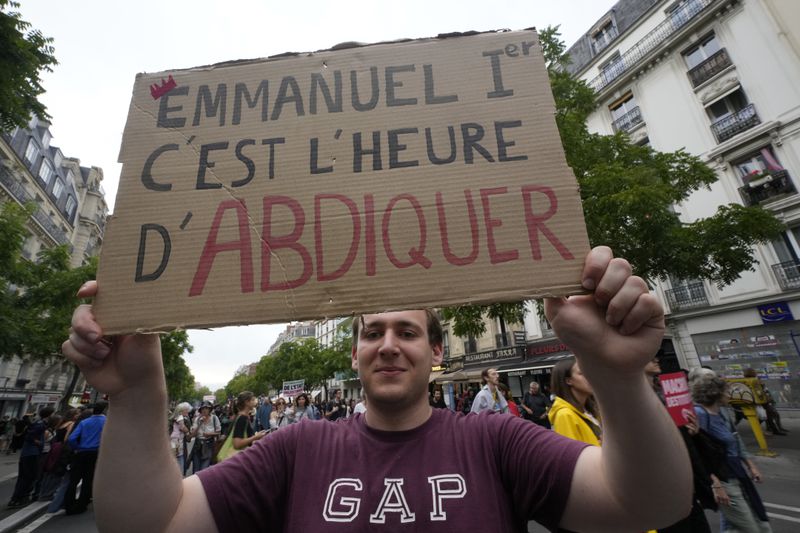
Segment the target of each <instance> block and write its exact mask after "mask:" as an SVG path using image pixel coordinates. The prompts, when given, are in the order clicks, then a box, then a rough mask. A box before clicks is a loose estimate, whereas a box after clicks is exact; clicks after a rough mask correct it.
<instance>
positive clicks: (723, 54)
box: [686, 48, 733, 87]
mask: <svg viewBox="0 0 800 533" xmlns="http://www.w3.org/2000/svg"><path fill="white" fill-rule="evenodd" d="M732 64H733V62H732V61H731V58H730V56H729V55H728V52H727V50H725V49H724V48H721V49H719V50H718V51H717V52H716V53H715V54H713V55H711V56H710V57H708V58H707V59H706V60H705V61H703V62H702V63H699V64H698V65H696V66H695V67H694V68H693V69H691V70H690V71H689V72H687V73H686V75H687V76H689V81H691V82H692V87H697V86H699V85H702V84H703V83H705V82H707V81H708V80H710V79H711V78H713V77H714V76H716V75H717V74H719V73H720V72H722V71H723V70H725V69H726V68H728V67H730V66H731V65H732Z"/></svg>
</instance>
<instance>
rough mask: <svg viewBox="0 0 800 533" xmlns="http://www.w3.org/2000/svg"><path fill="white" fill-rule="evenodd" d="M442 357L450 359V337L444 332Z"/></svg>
mask: <svg viewBox="0 0 800 533" xmlns="http://www.w3.org/2000/svg"><path fill="white" fill-rule="evenodd" d="M442 355H443V356H444V357H450V335H449V334H448V332H447V331H443V332H442Z"/></svg>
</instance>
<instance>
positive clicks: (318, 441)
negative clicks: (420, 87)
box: [63, 247, 691, 532]
mask: <svg viewBox="0 0 800 533" xmlns="http://www.w3.org/2000/svg"><path fill="white" fill-rule="evenodd" d="M582 279H583V285H584V287H585V288H586V289H588V290H590V291H593V293H592V294H589V295H582V296H573V297H570V298H566V299H550V300H548V301H546V305H545V309H546V313H547V317H548V319H549V321H550V323H551V324H552V325H553V328H554V330H555V331H556V333H557V334H558V336H559V338H560V339H561V340H563V341H564V343H565V344H567V345H568V346H569V347H570V348H571V349H572V350H573V351H574V352H575V354H576V356H577V357H578V358H579V360H580V363H581V367H582V368H583V370H584V373H585V374H586V376H587V377H588V378H589V379H590V380H591V381H592V383H593V385H594V389H595V394H596V397H597V399H598V400H599V402H600V404H601V406H602V408H603V422H604V434H605V439H604V443H603V447H602V448H597V447H585V446H584V445H582V444H581V443H578V442H575V441H570V440H568V439H564V438H562V437H560V436H558V435H555V434H553V433H552V432H548V431H546V430H544V429H542V428H540V427H539V426H537V425H535V424H528V423H527V422H525V421H524V420H521V419H516V418H514V417H508V416H500V415H496V414H491V413H485V414H480V415H469V416H461V415H458V414H455V413H452V412H450V411H448V410H432V409H431V407H430V405H429V404H428V398H427V386H428V379H429V376H430V371H431V367H432V366H434V365H438V364H440V363H441V362H442V337H441V327H440V325H439V323H438V320H437V319H436V317H435V315H433V314H432V313H430V312H426V311H402V312H390V313H384V314H376V315H364V316H363V317H359V318H358V319H357V321H356V324H355V327H354V330H355V332H356V333H357V337H356V338H355V339H354V343H353V344H354V345H353V354H352V365H353V368H354V369H357V370H358V372H359V376H360V378H361V380H362V383H363V385H364V390H365V392H366V395H367V396H368V397H369V400H370V407H369V410H368V411H367V413H366V415H365V416H362V417H356V418H355V419H353V420H352V421H348V422H340V423H337V424H295V425H293V426H290V427H288V428H286V429H285V430H284V431H281V432H278V433H277V434H275V435H272V436H270V437H269V438H267V439H264V440H262V441H260V442H259V443H257V444H256V445H255V446H254V447H253V448H252V449H250V450H248V451H247V452H245V453H242V454H239V455H237V456H236V457H234V458H232V459H231V460H229V461H226V462H225V463H222V464H220V465H217V466H215V467H213V468H210V469H207V470H204V471H203V472H202V473H201V474H200V476H191V477H189V478H186V479H181V477H180V476H179V475H178V472H177V471H176V470H175V469H174V468H171V465H172V461H173V460H174V459H173V458H172V457H171V456H170V453H169V447H168V443H167V441H166V439H165V438H164V435H163V433H164V432H163V428H162V426H163V424H162V421H161V419H162V418H163V410H164V409H163V408H164V404H165V403H166V387H165V383H164V371H163V367H162V363H161V356H160V353H159V340H158V336H156V335H132V336H120V337H116V338H114V339H113V341H112V342H110V343H109V342H107V341H105V340H103V337H102V335H103V331H102V330H101V328H100V326H99V325H98V324H97V322H96V321H95V319H94V315H93V313H92V309H91V307H90V306H88V305H83V306H81V307H79V308H78V309H77V310H76V312H75V314H74V317H73V321H72V333H71V335H70V338H69V340H68V341H67V342H65V343H64V346H63V351H64V354H65V355H66V356H67V358H68V359H69V360H71V361H73V362H75V363H76V364H77V365H78V366H79V367H80V368H81V370H82V371H83V373H84V375H85V376H86V379H87V381H88V382H89V383H90V384H91V385H92V386H94V387H95V388H97V389H98V390H101V391H103V392H107V393H108V394H109V396H110V398H111V410H110V413H109V418H108V423H107V425H106V430H105V434H104V435H103V447H102V450H101V454H100V461H99V463H98V468H97V477H96V481H95V485H96V487H97V490H96V496H95V512H96V516H97V522H98V526H99V529H100V530H101V531H111V530H113V531H123V530H124V531H192V532H197V531H209V532H210V531H251V530H257V529H258V530H262V529H265V528H269V529H274V530H276V531H278V530H280V531H337V530H342V531H363V530H367V529H369V530H371V531H372V530H375V531H381V530H383V528H386V530H387V531H389V530H396V529H397V528H398V526H401V525H402V527H403V528H404V529H406V530H408V531H430V530H432V529H434V528H436V527H437V526H443V527H444V528H445V529H446V530H451V531H456V530H466V529H467V528H469V529H474V528H476V527H478V528H492V529H493V530H496V531H527V521H528V520H537V521H539V522H541V523H543V524H544V525H546V526H547V527H549V528H551V529H555V528H558V527H560V528H565V529H569V530H573V531H585V530H592V531H613V532H617V531H637V530H638V531H642V530H646V529H650V528H655V527H660V526H664V525H667V524H670V523H673V522H675V521H676V520H678V519H680V518H681V517H683V516H685V515H686V514H687V513H688V512H689V505H690V495H691V472H690V468H689V463H688V459H687V457H686V452H685V449H684V447H683V446H681V445H680V444H679V443H680V436H679V435H678V432H677V430H676V428H675V426H674V424H673V423H672V421H671V420H670V418H669V415H668V414H667V413H666V411H665V410H664V408H663V407H662V406H661V404H660V402H659V401H658V398H656V396H655V395H654V394H653V393H652V390H651V388H650V385H649V384H648V383H647V381H646V380H645V378H644V375H643V368H644V366H645V364H646V363H647V362H648V361H650V360H651V359H652V357H653V355H654V354H655V352H656V351H657V350H658V347H659V345H660V342H661V338H662V335H663V332H664V315H663V310H662V308H661V306H660V304H659V303H658V301H657V300H656V299H655V298H654V297H653V296H652V295H651V294H650V293H649V291H648V289H647V286H646V284H645V282H644V281H643V280H641V279H640V278H638V277H634V276H632V275H631V268H630V265H629V264H628V263H627V262H626V261H624V260H622V259H613V258H612V254H611V250H610V249H608V248H605V247H600V248H596V249H594V250H592V252H591V253H590V254H589V256H588V257H587V259H586V262H585V266H584V270H583V275H582ZM97 292H98V289H97V286H96V284H94V283H90V284H86V285H84V286H83V287H82V288H81V290H80V291H79V296H82V297H90V296H94V295H95V294H97ZM298 450H302V454H300V453H298ZM654 457H657V458H658V459H657V460H654V459H653V458H654ZM309 481H311V482H309ZM143 504H144V505H145V507H146V508H147V510H148V512H147V513H142V512H141V509H142V505H143ZM120 517H125V518H124V520H122V519H120ZM437 522H441V524H437Z"/></svg>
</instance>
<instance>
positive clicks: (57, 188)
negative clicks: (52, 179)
mask: <svg viewBox="0 0 800 533" xmlns="http://www.w3.org/2000/svg"><path fill="white" fill-rule="evenodd" d="M62 192H64V182H63V181H61V180H60V179H57V180H56V184H55V185H53V196H54V197H55V199H56V200H60V199H61V193H62Z"/></svg>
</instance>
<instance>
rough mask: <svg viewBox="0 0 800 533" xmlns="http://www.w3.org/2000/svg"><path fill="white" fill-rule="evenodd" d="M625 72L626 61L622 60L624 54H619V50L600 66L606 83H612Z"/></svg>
mask: <svg viewBox="0 0 800 533" xmlns="http://www.w3.org/2000/svg"><path fill="white" fill-rule="evenodd" d="M623 72H625V63H624V62H623V61H622V56H620V55H619V52H615V53H614V55H613V56H611V59H609V60H608V61H607V62H606V63H605V64H604V65H602V66H601V67H600V75H601V76H602V77H603V82H604V83H606V84H608V83H611V82H612V81H613V80H614V79H615V78H616V77H617V76H619V75H620V74H622V73H623Z"/></svg>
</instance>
